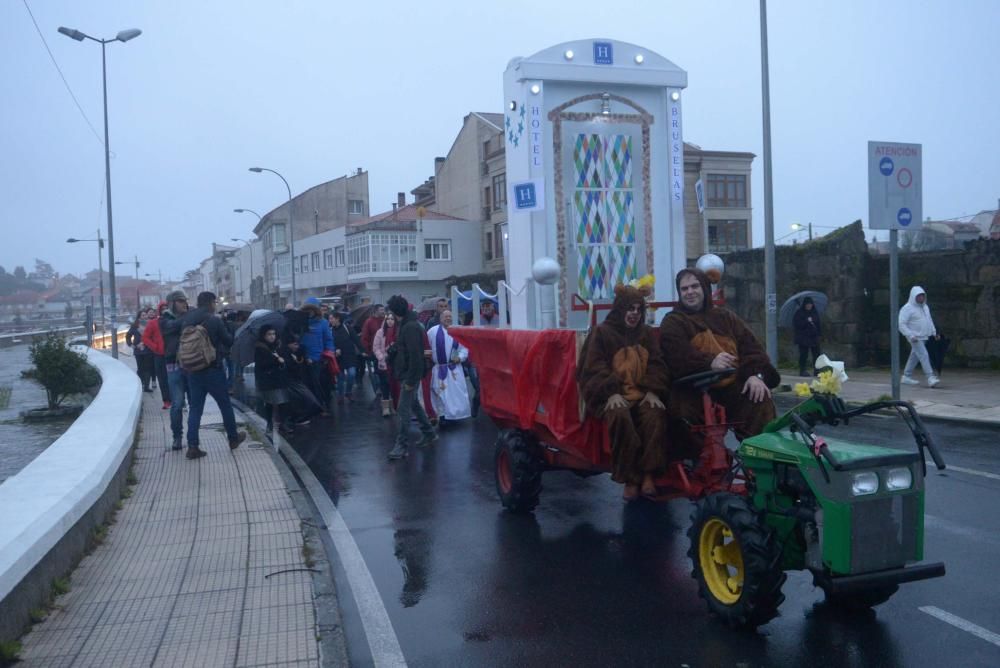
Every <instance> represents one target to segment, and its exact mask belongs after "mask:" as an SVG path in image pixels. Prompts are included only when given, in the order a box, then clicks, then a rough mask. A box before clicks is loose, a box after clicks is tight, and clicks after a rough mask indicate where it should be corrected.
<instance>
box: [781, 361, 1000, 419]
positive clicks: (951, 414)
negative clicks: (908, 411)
mask: <svg viewBox="0 0 1000 668" xmlns="http://www.w3.org/2000/svg"><path fill="white" fill-rule="evenodd" d="M847 375H848V376H850V380H848V381H847V382H846V383H844V389H843V392H841V396H842V397H843V398H844V400H845V401H849V402H858V403H864V402H868V401H874V400H875V399H878V398H879V397H881V396H882V395H891V394H892V385H891V380H890V376H889V370H888V369H861V370H855V369H847ZM914 378H916V379H919V380H920V382H921V384H920V385H902V386H901V388H900V398H901V399H903V400H905V401H910V402H912V403H913V406H914V407H915V408H916V409H917V412H919V413H920V415H921V416H924V417H929V418H938V419H942V420H958V421H963V422H980V423H984V424H995V425H1000V371H991V370H982V369H954V370H952V369H945V370H944V373H942V374H941V383H940V384H939V385H938V386H937V387H935V388H933V389H932V388H929V387H927V383H926V380H925V379H924V377H923V375H922V374H920V373H917V374H914ZM805 380H807V379H805V378H802V377H800V376H798V375H794V374H792V373H787V372H786V373H785V374H783V375H782V379H781V382H782V383H787V384H789V385H792V386H794V385H795V384H796V383H801V382H803V381H805Z"/></svg>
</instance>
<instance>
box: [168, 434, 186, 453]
mask: <svg viewBox="0 0 1000 668" xmlns="http://www.w3.org/2000/svg"><path fill="white" fill-rule="evenodd" d="M170 449H171V450H183V449H184V444H183V443H181V437H180V436H174V443H173V445H171V446H170Z"/></svg>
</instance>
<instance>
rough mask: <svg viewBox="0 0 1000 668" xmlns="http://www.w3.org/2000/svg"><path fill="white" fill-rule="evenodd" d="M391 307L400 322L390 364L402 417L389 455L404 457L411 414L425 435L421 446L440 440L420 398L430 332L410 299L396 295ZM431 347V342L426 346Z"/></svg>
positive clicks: (407, 450) (399, 413)
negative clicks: (394, 377)
mask: <svg viewBox="0 0 1000 668" xmlns="http://www.w3.org/2000/svg"><path fill="white" fill-rule="evenodd" d="M388 306H389V311H390V312H392V313H393V315H395V316H396V317H397V318H398V319H399V322H400V325H399V334H398V337H397V339H396V348H395V352H393V353H391V354H390V355H391V361H390V364H391V366H392V370H393V373H394V374H395V376H396V378H397V379H399V384H400V393H399V409H398V414H397V417H398V419H399V425H398V427H399V429H398V431H397V433H396V444H395V446H393V448H392V450H390V451H389V454H388V457H389V459H393V460H395V459H402V458H403V457H406V456H407V455H408V454H409V445H408V443H407V440H408V432H409V431H410V414H411V413H412V414H413V415H415V416H416V418H417V423H418V424H419V425H420V432H421V434H422V436H423V437H422V438H421V439H420V441H419V442H418V443H417V445H418V446H427V445H431V444H432V443H434V442H435V441H437V440H438V436H437V432H436V431H434V426H433V425H432V424H431V422H430V420H429V419H428V417H427V413H426V412H424V408H423V406H421V405H420V402H419V401H417V392H419V391H420V381H421V380H423V378H424V375H425V370H426V366H425V363H424V347H425V345H426V344H425V341H426V340H427V332H426V331H425V330H424V328H423V325H421V324H420V321H419V320H417V314H416V313H414V312H413V311H411V310H410V305H409V304H408V303H407V301H406V300H405V299H404V298H403V297H401V296H399V295H393V296H392V297H391V298H390V299H389V304H388ZM427 347H428V348H429V346H427ZM429 404H430V402H429V401H428V405H429Z"/></svg>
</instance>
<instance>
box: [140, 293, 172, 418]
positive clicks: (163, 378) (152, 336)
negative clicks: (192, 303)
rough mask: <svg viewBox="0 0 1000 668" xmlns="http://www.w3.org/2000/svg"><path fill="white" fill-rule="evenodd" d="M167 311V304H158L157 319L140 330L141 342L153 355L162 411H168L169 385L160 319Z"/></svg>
mask: <svg viewBox="0 0 1000 668" xmlns="http://www.w3.org/2000/svg"><path fill="white" fill-rule="evenodd" d="M166 310H167V302H160V305H159V306H158V307H157V313H158V316H159V317H156V318H153V319H151V320H150V321H149V324H148V325H146V329H144V330H142V342H143V344H144V345H145V346H146V347H147V348H149V350H150V352H152V353H153V371H154V372H155V373H156V378H157V380H158V381H159V386H160V398H161V399H162V400H163V410H169V409H170V384H169V382H168V381H167V363H166V361H164V357H163V333H162V332H160V317H162V316H163V312H164V311H166Z"/></svg>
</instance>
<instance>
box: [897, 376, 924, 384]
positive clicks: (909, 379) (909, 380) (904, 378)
mask: <svg viewBox="0 0 1000 668" xmlns="http://www.w3.org/2000/svg"><path fill="white" fill-rule="evenodd" d="M899 382H901V383H902V384H903V385H919V384H920V381H919V380H914V379H913V378H912V377H911V376H902V377H901V378H900V379H899Z"/></svg>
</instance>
